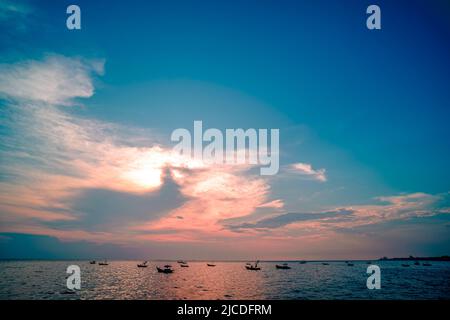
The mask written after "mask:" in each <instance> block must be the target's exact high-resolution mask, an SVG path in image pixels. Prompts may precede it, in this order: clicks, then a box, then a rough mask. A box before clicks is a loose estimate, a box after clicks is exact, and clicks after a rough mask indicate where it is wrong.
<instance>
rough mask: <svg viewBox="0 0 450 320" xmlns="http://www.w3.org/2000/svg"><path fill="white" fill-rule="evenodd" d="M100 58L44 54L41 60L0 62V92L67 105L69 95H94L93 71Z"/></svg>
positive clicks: (97, 68)
mask: <svg viewBox="0 0 450 320" xmlns="http://www.w3.org/2000/svg"><path fill="white" fill-rule="evenodd" d="M102 73H103V61H98V60H93V61H89V60H81V59H73V58H67V57H63V56H48V57H46V58H45V59H44V60H43V61H34V60H31V61H25V62H20V63H16V64H12V65H7V64H3V65H0V95H3V96H5V97H7V98H10V99H14V100H27V101H34V102H43V103H47V104H53V105H70V104H71V103H72V100H73V98H77V97H82V98H88V97H91V96H92V95H93V94H94V86H93V83H92V75H93V74H102Z"/></svg>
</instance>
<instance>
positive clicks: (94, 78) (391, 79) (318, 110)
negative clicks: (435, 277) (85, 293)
mask: <svg viewBox="0 0 450 320" xmlns="http://www.w3.org/2000/svg"><path fill="white" fill-rule="evenodd" d="M69 4H72V2H68V1H58V2H54V1H19V2H14V4H12V2H11V1H2V2H0V10H1V11H0V13H1V14H0V28H1V29H2V30H4V32H2V33H1V35H0V53H1V54H0V59H1V60H0V63H1V68H0V71H1V72H0V99H1V100H0V107H1V113H2V123H1V133H2V138H1V142H2V143H1V145H0V152H1V153H2V157H1V159H2V160H1V162H0V168H1V171H0V173H1V177H2V186H1V190H2V192H3V196H2V200H1V201H0V203H2V211H1V216H0V217H1V220H0V226H2V228H1V232H2V240H1V241H0V249H1V250H0V256H1V257H14V256H15V254H14V252H15V251H14V250H11V248H14V247H15V246H17V247H21V248H24V249H23V250H20V252H21V253H20V255H18V257H27V256H28V255H29V256H35V254H34V253H33V252H36V250H37V251H39V252H42V254H41V255H42V257H47V256H49V257H50V256H51V257H55V256H64V255H65V254H67V255H69V256H70V255H78V256H80V257H86V256H89V255H93V256H95V255H100V254H101V253H102V250H103V249H102V248H103V247H104V250H105V252H111V251H108V250H109V249H108V246H114V247H115V248H116V250H115V251H114V252H115V254H116V256H117V257H119V258H120V257H146V256H149V255H152V256H155V257H161V258H165V257H169V258H177V257H178V256H185V257H186V258H191V257H192V258H210V257H211V258H221V257H222V258H230V259H231V258H243V259H244V258H246V257H247V256H248V255H249V254H257V255H258V256H260V257H261V258H340V257H344V258H345V257H349V258H351V257H355V258H358V257H367V258H371V257H374V256H375V257H377V256H378V255H380V256H381V255H409V254H423V255H427V254H430V255H431V254H446V253H448V248H449V245H450V236H449V230H450V229H449V227H448V226H449V223H450V219H449V218H448V212H449V207H450V206H449V200H448V199H449V190H450V169H449V166H448V163H449V157H450V142H449V141H450V140H449V134H450V132H449V131H450V127H449V126H448V119H449V113H450V111H449V108H448V101H449V98H450V90H449V83H450V81H449V80H450V79H449V77H450V76H449V75H450V63H449V61H448V57H449V56H450V42H449V41H448V40H449V36H450V7H449V5H448V4H446V3H445V2H444V1H432V3H429V2H426V1H395V2H392V1H378V2H377V4H378V5H379V6H380V7H381V11H382V29H381V30H376V31H370V30H368V29H367V28H366V25H365V21H366V18H367V15H366V14H365V10H366V7H367V6H368V5H369V4H372V3H368V2H364V1H345V2H344V3H343V2H338V1H314V2H306V1H148V2H147V1H145V2H144V1H127V2H123V1H115V2H113V3H112V2H111V1H95V2H93V1H77V2H76V4H78V5H79V6H80V8H81V12H82V29H81V30H79V31H69V30H67V28H66V27H65V20H66V17H67V15H66V14H65V10H66V7H67V6H68V5H69ZM49 70H51V73H50V74H51V75H53V76H54V77H50V78H52V79H53V80H54V81H57V83H60V84H61V83H66V82H67V86H66V87H64V88H65V90H67V92H66V91H64V95H62V93H61V92H58V93H54V92H44V91H45V90H49V87H48V86H43V87H39V86H38V89H37V90H38V91H39V92H37V93H36V91H34V89H35V85H34V84H33V81H36V79H41V80H42V81H43V83H47V81H48V82H51V79H50V80H49V78H48V77H49V76H48V74H47V73H46V72H49ZM60 70H63V71H67V72H65V73H63V74H61V73H59V71H60ZM58 77H60V78H58ZM2 78H3V79H2ZM23 79H28V80H30V79H31V80H30V81H28V80H27V81H26V82H23ZM74 79H75V80H74ZM16 83H17V84H19V85H20V88H12V87H13V86H14V84H16ZM49 86H51V83H50V84H49ZM19 89H21V90H22V91H23V92H22V91H21V90H19ZM42 92H44V93H45V95H44V94H40V93H42ZM27 94H28V96H26V95H27ZM43 96H44V98H42V97H43ZM30 101H31V102H30ZM194 120H203V123H204V126H205V127H215V128H219V129H225V128H239V127H243V128H279V129H280V139H281V141H280V164H281V169H280V173H279V174H278V175H277V176H275V177H272V178H270V179H262V178H261V177H254V176H253V175H252V174H251V173H248V172H240V173H238V174H236V172H234V171H229V170H228V169H224V170H225V171H220V172H219V171H217V172H216V171H215V169H214V168H210V169H209V170H210V172H208V175H207V176H203V175H202V174H200V173H198V172H196V171H195V172H188V173H187V174H188V175H189V178H186V179H188V180H187V181H181V182H180V181H177V180H176V179H175V178H173V176H171V174H173V170H174V169H173V167H170V166H169V167H168V168H167V167H163V168H160V167H158V169H157V170H159V171H158V172H162V173H161V175H162V180H161V181H162V182H161V183H160V184H158V185H156V186H153V185H152V186H151V187H149V186H148V185H146V186H145V188H147V189H145V188H144V189H139V188H138V187H136V186H134V187H133V186H130V187H129V186H128V185H127V184H126V183H125V185H126V186H124V181H121V180H120V179H119V180H117V181H116V180H114V181H109V180H107V179H106V178H105V177H112V176H114V174H116V173H117V172H121V171H123V170H128V169H129V165H128V163H126V164H124V162H127V161H131V163H133V164H134V163H135V162H134V160H135V159H141V158H143V159H144V160H145V161H146V159H147V157H153V155H154V154H157V155H158V157H159V158H158V159H160V158H161V157H164V155H165V153H164V152H165V151H164V150H166V149H168V148H169V147H170V144H169V143H168V138H169V136H170V133H171V132H172V130H174V129H176V128H189V129H191V128H192V125H193V121H194ZM45 121H49V123H53V125H54V128H55V130H49V129H48V126H46V125H45V123H44V124H43V122H45ZM30 128H31V129H30ZM72 135H75V136H76V138H73V136H72ZM69 137H70V139H69ZM26 138H28V139H26ZM59 139H61V140H59ZM74 139H75V140H76V141H74ZM34 140H36V141H34ZM63 140H64V141H63ZM33 141H34V143H33ZM86 141H87V142H90V143H91V144H90V145H91V147H89V148H88V147H86V146H85V144H86V143H85V142H86ZM111 141H113V142H111ZM37 145H40V146H41V148H37V147H36V146H37ZM74 145H75V146H76V147H74ZM92 145H95V146H96V147H95V148H92ZM124 145H126V146H127V147H130V146H131V147H132V148H131V149H128V148H124ZM155 145H161V146H162V148H163V151H161V150H155V149H154V148H153V147H154V146H155ZM91 148H92V149H91ZM139 148H140V149H139ZM142 148H148V149H144V150H143V149H142ZM19 151H20V152H22V153H20V152H19ZM97 151H98V154H97ZM23 154H26V156H24V155H23ZM116 156H117V158H116ZM104 157H106V158H108V159H111V158H113V159H114V161H110V162H108V161H107V160H104ZM155 157H156V156H155ZM106 158H105V159H106ZM151 159H153V158H151ZM65 161H66V162H65ZM92 163H96V167H98V168H100V169H98V170H99V171H96V170H94V168H91V167H90V165H91V164H92ZM295 164H303V165H302V166H297V167H295ZM103 166H104V167H103ZM308 166H309V167H308ZM295 168H297V169H295ZM140 170H141V169H140ZM155 170H156V169H155ZM230 170H231V169H230ZM233 170H234V169H233ZM321 170H322V171H321ZM166 172H169V173H168V174H166ZM321 172H324V173H323V174H324V178H323V179H321V178H320V173H321ZM31 173H32V174H31ZM140 173H141V171H139V174H140ZM119 175H120V174H119ZM239 176H241V177H242V176H244V177H246V178H248V179H250V180H249V181H251V183H250V182H249V187H248V189H249V190H247V191H248V193H245V192H243V194H242V196H241V198H240V197H239V196H236V195H235V193H234V190H235V188H236V186H240V185H242V181H240V180H238V177H239ZM73 177H77V178H79V179H78V180H76V181H75V180H74V179H73ZM205 179H206V180H205ZM43 181H45V182H47V186H49V185H51V186H53V184H55V185H56V184H58V182H55V181H60V183H59V184H60V185H61V187H60V188H58V189H57V191H55V190H56V189H55V188H56V187H55V188H50V187H47V188H44V189H43V191H42V185H41V184H42V183H43ZM61 181H63V182H61ZM205 181H208V183H212V182H211V181H213V182H214V186H215V187H216V188H217V190H210V189H208V192H206V193H205V194H202V195H201V196H199V198H198V199H197V198H195V197H196V196H198V192H197V191H198V190H197V189H196V190H191V189H189V187H188V186H187V185H186V184H187V183H190V184H192V183H193V184H195V183H200V184H201V183H204V182H205ZM217 181H218V182H217ZM223 181H225V182H223ZM125 182H127V181H125ZM132 182H133V181H132ZM134 182H136V181H134ZM141 182H142V181H141ZM221 183H225V184H226V185H221ZM227 183H229V185H228V184H227ZM141 187H142V185H141ZM16 189H17V192H18V193H19V194H20V192H24V194H23V199H29V201H30V202H26V201H25V200H23V201H22V202H21V200H20V199H17V200H14V199H13V200H11V197H10V196H9V193H7V192H6V190H16ZM24 189H26V191H24ZM221 190H225V191H224V194H227V195H228V196H229V197H231V198H233V197H236V198H233V199H234V202H235V203H238V204H240V207H241V208H239V210H236V213H229V212H228V211H229V210H233V209H237V208H234V207H232V206H230V205H229V204H228V203H223V202H221V201H222V200H221V199H220V197H219V196H218V194H219V193H220V191H221ZM37 192H41V193H42V194H43V195H44V196H43V198H45V199H39V201H38V200H35V199H34V198H33V197H32V195H33V194H36V193H37ZM51 192H53V194H56V195H58V199H57V201H56V200H55V199H54V198H53V196H52V195H51V194H50V193H51ZM47 193H48V194H47ZM31 199H33V201H32V200H31ZM251 199H253V201H250V200H251ZM213 200H214V201H216V202H214V201H213ZM40 201H42V202H40ZM55 201H56V202H57V203H58V205H55ZM240 201H241V202H240ZM12 204H14V208H13V209H12ZM208 205H211V207H208ZM217 207H219V208H220V207H223V210H219V209H217V210H218V211H219V212H216V209H215V208H217ZM193 208H198V210H204V215H205V216H206V217H204V218H198V220H196V219H197V218H195V217H194V215H193V213H192V212H193V210H194V209H193ZM27 210H29V211H27ZM126 211H129V212H126ZM55 212H57V213H58V214H57V215H56V216H54V215H52V214H53V213H55ZM125 212H126V214H125ZM180 212H181V213H183V214H185V216H183V217H184V221H185V223H186V225H190V226H197V227H198V228H200V235H199V236H198V237H195V236H194V235H195V234H196V232H199V230H196V229H195V228H193V227H192V229H189V230H187V229H184V228H179V227H177V226H174V225H173V224H172V223H171V222H170V221H172V220H170V219H171V217H177V216H179V215H180ZM347 212H350V214H349V216H350V218H348V217H347V216H346V215H347ZM49 213H52V214H49ZM330 213H333V214H332V215H330ZM334 215H336V217H334ZM213 216H214V217H217V216H218V218H217V219H216V220H213V219H212V218H211V217H213ZM26 217H28V218H30V217H31V218H30V220H24V219H25V218H26ZM191 218H192V221H191V220H189V219H191ZM330 219H331V220H330ZM272 221H277V223H276V225H275V226H272V225H271V224H270V223H271V222H272ZM280 221H281V222H280ZM132 222H133V223H132ZM127 224H130V225H127ZM125 226H126V228H125ZM261 226H264V227H261ZM272 227H273V228H272ZM202 228H203V229H202ZM203 231H204V233H202V232H203ZM208 231H209V232H208ZM157 235H161V236H160V237H158V236H157ZM34 237H36V238H34ZM42 237H44V238H45V237H48V238H49V239H48V241H47V242H45V241H41V240H39V239H41V238H42ZM128 238H132V241H127V240H126V239H128ZM81 240H83V241H87V244H86V243H85V242H80V241H81ZM24 241H25V242H26V241H28V242H29V243H30V244H29V245H23V242H24ZM235 241H242V243H243V244H244V245H243V246H242V247H243V248H242V249H239V250H238V251H233V250H232V249H231V247H232V245H233V243H235ZM50 242H51V244H49V243H50ZM259 242H261V243H266V244H267V245H268V250H267V252H266V250H262V248H261V247H260V246H258V243H259ZM37 243H39V244H40V245H39V246H40V247H39V249H36V246H37ZM42 243H44V244H42ZM291 243H294V244H295V245H292V244H291ZM373 243H377V245H376V246H375V247H374V245H373ZM69 244H70V245H69ZM65 246H67V248H72V249H70V250H61V248H64V247H65ZM76 246H82V247H83V248H85V247H87V249H84V250H83V251H79V250H77V249H75V247H76ZM7 248H9V249H7ZM26 248H29V249H28V250H27V249H26ZM17 252H19V251H17ZM54 252H57V254H55V253H54ZM254 252H256V253H254ZM264 255H266V256H264Z"/></svg>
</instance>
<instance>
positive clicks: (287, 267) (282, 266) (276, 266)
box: [275, 263, 291, 270]
mask: <svg viewBox="0 0 450 320" xmlns="http://www.w3.org/2000/svg"><path fill="white" fill-rule="evenodd" d="M275 268H277V269H284V270H287V269H290V268H291V267H289V266H288V264H287V263H283V264H276V265H275Z"/></svg>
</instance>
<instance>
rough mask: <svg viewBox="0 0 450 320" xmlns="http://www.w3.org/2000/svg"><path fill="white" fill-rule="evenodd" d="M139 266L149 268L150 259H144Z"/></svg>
mask: <svg viewBox="0 0 450 320" xmlns="http://www.w3.org/2000/svg"><path fill="white" fill-rule="evenodd" d="M137 266H138V268H147V267H148V261H147V260H146V261H144V262H142V263H139V264H138V265H137Z"/></svg>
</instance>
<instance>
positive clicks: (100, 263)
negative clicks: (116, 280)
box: [98, 259, 109, 266]
mask: <svg viewBox="0 0 450 320" xmlns="http://www.w3.org/2000/svg"><path fill="white" fill-rule="evenodd" d="M108 264H109V263H108V261H106V259H105V260H104V261H103V262H99V263H98V265H99V266H107V265H108Z"/></svg>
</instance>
